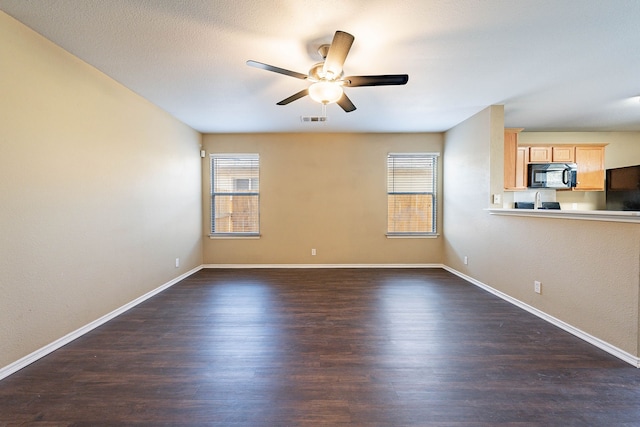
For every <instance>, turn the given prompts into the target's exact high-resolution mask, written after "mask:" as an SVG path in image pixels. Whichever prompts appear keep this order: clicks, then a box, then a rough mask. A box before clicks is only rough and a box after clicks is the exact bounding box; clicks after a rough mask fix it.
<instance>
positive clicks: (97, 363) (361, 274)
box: [0, 269, 640, 427]
mask: <svg viewBox="0 0 640 427" xmlns="http://www.w3.org/2000/svg"><path fill="white" fill-rule="evenodd" d="M32 423H33V424H35V425H45V426H64V425H73V426H102V425H133V426H135V425H149V426H164V425H167V426H169V425H170V426H200V425H202V426H209V425H220V426H231V427H233V426H341V425H355V426H494V425H514V426H515V425H517V426H536V425H540V426H556V425H557V426H618V425H620V426H639V425H640V370H638V369H636V368H634V367H632V366H630V365H628V364H626V363H624V362H622V361H619V360H618V359H616V358H614V357H613V356H610V355H608V354H606V353H605V352H603V351H601V350H599V349H597V348H595V347H593V346H591V345H590V344H587V343H585V342H584V341H582V340H580V339H578V338H575V337H573V336H571V335H569V334H567V333H566V332H564V331H562V330H560V329H558V328H556V327H554V326H551V325H549V324H547V323H545V322H544V321H542V320H540V319H538V318H536V317H534V316H532V315H530V314H528V313H526V312H524V311H522V310H520V309H518V308H517V307H514V306H511V305H510V304H508V303H506V302H504V301H502V300H500V299H498V298H496V297H495V296H493V295H491V294H489V293H486V292H484V291H482V290H481V289H478V288H476V287H474V286H472V285H470V284H468V283H467V282H465V281H463V280H462V279H460V278H458V277H456V276H454V275H452V274H450V273H448V272H446V271H444V270H440V269H265V270H262V269H256V270H202V271H200V272H198V273H196V274H194V275H192V276H191V277H189V278H187V279H185V280H183V281H182V282H180V283H178V284H176V285H174V286H173V287H172V288H170V289H168V290H166V291H165V292H163V293H161V294H159V295H157V296H155V297H153V298H151V299H149V300H147V301H146V302H144V303H142V304H140V305H138V306H137V307H135V308H133V309H131V310H130V311H128V312H126V313H125V314H123V315H122V316H120V317H118V318H117V319H114V320H112V321H111V322H108V323H107V324H105V325H103V326H101V327H100V328H97V329H96V330H94V331H92V332H90V333H89V334H87V335H84V336H83V337H81V338H79V339H78V340H76V341H74V342H72V343H70V344H68V345H67V346H65V347H63V348H61V349H59V350H58V351H56V352H54V353H52V354H50V355H48V356H46V357H45V358H43V359H41V360H39V361H37V362H35V363H33V364H32V365H30V366H28V367H26V368H24V369H23V370H21V371H19V372H17V373H15V374H14V375H12V376H10V377H8V378H6V379H4V380H3V381H0V425H2V426H14V425H23V424H24V425H31V424H32Z"/></svg>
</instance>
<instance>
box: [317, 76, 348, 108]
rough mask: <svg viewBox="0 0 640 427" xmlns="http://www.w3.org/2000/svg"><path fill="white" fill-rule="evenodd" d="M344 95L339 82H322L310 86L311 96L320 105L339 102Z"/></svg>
mask: <svg viewBox="0 0 640 427" xmlns="http://www.w3.org/2000/svg"><path fill="white" fill-rule="evenodd" d="M343 93H344V91H343V89H342V85H340V83H338V82H330V81H326V80H321V81H319V82H316V83H314V84H312V85H311V86H309V96H310V97H311V99H313V100H314V101H316V102H319V103H320V104H332V103H334V102H337V101H338V100H339V99H340V98H341V97H342V94H343Z"/></svg>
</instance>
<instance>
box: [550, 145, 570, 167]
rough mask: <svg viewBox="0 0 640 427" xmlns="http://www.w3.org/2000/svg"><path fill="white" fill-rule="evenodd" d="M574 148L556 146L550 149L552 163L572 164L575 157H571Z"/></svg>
mask: <svg viewBox="0 0 640 427" xmlns="http://www.w3.org/2000/svg"><path fill="white" fill-rule="evenodd" d="M574 151H575V147H573V146H556V147H551V156H552V158H553V161H554V162H568V163H573V161H574V159H575V157H574V155H573V153H574Z"/></svg>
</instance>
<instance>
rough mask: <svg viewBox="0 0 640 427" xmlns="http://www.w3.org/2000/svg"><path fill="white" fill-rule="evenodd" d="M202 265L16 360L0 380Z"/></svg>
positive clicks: (1, 373) (1, 372)
mask: <svg viewBox="0 0 640 427" xmlns="http://www.w3.org/2000/svg"><path fill="white" fill-rule="evenodd" d="M202 268H203V267H202V265H200V266H198V267H196V268H194V269H192V270H189V271H188V272H186V273H184V274H182V275H180V276H178V277H176V278H175V279H172V280H171V281H169V282H167V283H165V284H164V285H162V286H160V287H158V288H156V289H154V290H152V291H149V292H147V293H146V294H144V295H142V296H140V297H138V298H136V299H134V300H133V301H130V302H128V303H127V304H125V305H123V306H122V307H120V308H117V309H115V310H113V311H112V312H110V313H107V314H105V315H104V316H102V317H100V318H99V319H96V320H94V321H93V322H91V323H88V324H86V325H84V326H83V327H81V328H79V329H76V330H75V331H73V332H70V333H68V334H67V335H65V336H63V337H62V338H59V339H57V340H55V341H54V342H52V343H49V344H47V345H45V346H44V347H42V348H39V349H38V350H36V351H34V352H33V353H30V354H28V355H26V356H24V357H23V358H21V359H18V360H16V361H15V362H13V363H11V364H9V365H7V366H5V367H3V368H1V369H0V380H2V379H3V378H6V377H8V376H9V375H11V374H13V373H15V372H17V371H19V370H20V369H22V368H24V367H25V366H27V365H30V364H31V363H33V362H35V361H36V360H38V359H40V358H42V357H44V356H46V355H47V354H49V353H51V352H53V351H55V350H57V349H59V348H60V347H62V346H64V345H67V344H69V343H70V342H71V341H73V340H75V339H77V338H80V337H81V336H82V335H84V334H86V333H87V332H90V331H92V330H93V329H95V328H97V327H98V326H100V325H103V324H104V323H106V322H108V321H109V320H111V319H114V318H115V317H117V316H119V315H121V314H122V313H124V312H125V311H127V310H129V309H131V308H133V307H135V306H136V305H138V304H140V303H141V302H144V301H146V300H148V299H149V298H151V297H152V296H154V295H157V294H159V293H160V292H162V291H164V290H165V289H167V288H169V287H171V286H173V285H175V284H176V283H178V282H179V281H181V280H183V279H186V278H187V277H189V276H191V275H192V274H193V273H196V272H198V271H200V270H202Z"/></svg>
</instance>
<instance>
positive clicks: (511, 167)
mask: <svg viewBox="0 0 640 427" xmlns="http://www.w3.org/2000/svg"><path fill="white" fill-rule="evenodd" d="M520 131H522V129H516V128H510V129H505V130H504V189H505V190H516V189H521V187H518V186H517V184H516V175H517V173H518V172H517V171H516V168H517V165H516V163H517V156H518V133H519V132H520Z"/></svg>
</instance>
